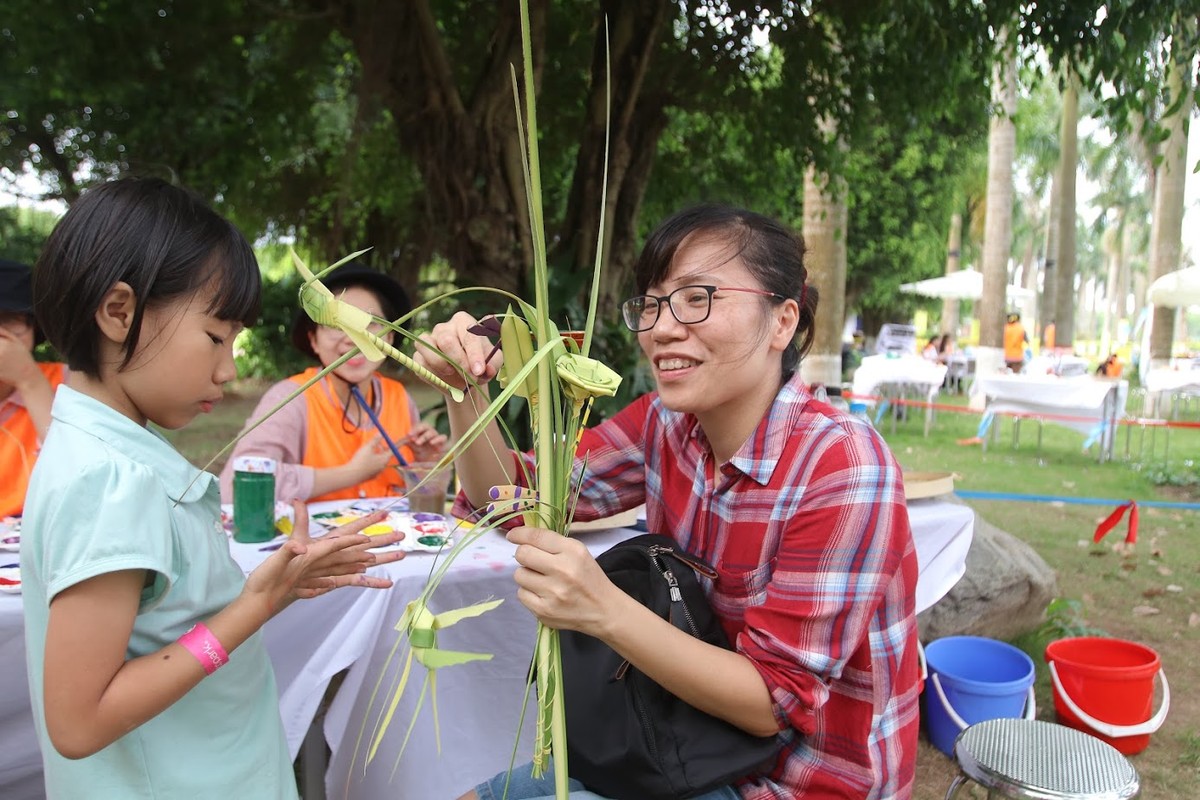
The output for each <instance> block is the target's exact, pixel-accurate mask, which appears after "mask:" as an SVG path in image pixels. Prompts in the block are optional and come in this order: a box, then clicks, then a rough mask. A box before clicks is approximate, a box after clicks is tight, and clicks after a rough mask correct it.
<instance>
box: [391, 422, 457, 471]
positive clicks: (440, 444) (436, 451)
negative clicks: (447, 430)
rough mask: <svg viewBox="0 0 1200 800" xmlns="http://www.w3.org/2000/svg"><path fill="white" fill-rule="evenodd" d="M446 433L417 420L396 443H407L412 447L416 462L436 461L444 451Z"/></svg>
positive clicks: (401, 444)
mask: <svg viewBox="0 0 1200 800" xmlns="http://www.w3.org/2000/svg"><path fill="white" fill-rule="evenodd" d="M446 442H447V439H446V435H445V434H442V433H438V431H437V428H434V427H433V426H432V425H427V424H425V423H424V422H418V423H417V424H416V425H414V426H413V427H412V430H411V431H409V433H408V436H405V437H404V439H403V440H402V441H400V442H397V443H396V444H397V445H400V446H403V445H408V446H409V447H411V448H412V451H413V457H414V460H416V461H418V462H430V461H438V460H439V459H441V457H442V455H443V454H444V453H445V452H446Z"/></svg>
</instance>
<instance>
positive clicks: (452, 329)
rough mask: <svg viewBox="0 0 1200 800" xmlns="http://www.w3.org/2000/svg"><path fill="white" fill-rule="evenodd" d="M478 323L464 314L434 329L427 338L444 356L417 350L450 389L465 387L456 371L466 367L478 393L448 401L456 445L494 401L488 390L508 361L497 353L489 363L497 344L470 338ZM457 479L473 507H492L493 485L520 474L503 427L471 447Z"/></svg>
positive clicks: (492, 426)
mask: <svg viewBox="0 0 1200 800" xmlns="http://www.w3.org/2000/svg"><path fill="white" fill-rule="evenodd" d="M476 323H477V320H476V319H475V318H474V317H472V316H471V315H469V314H466V313H463V312H459V313H457V314H455V315H454V316H453V317H452V318H451V319H450V320H449V321H448V322H443V323H439V324H437V325H435V326H434V327H433V330H431V331H430V332H429V333H427V334H425V335H424V336H422V337H421V338H422V340H424V341H425V342H428V343H430V344H432V345H433V346H434V347H436V348H437V349H438V350H440V351H441V352H442V354H443V355H444V357H443V355H438V354H437V353H435V352H433V351H432V350H430V349H429V348H428V347H421V346H419V345H418V348H417V352H416V361H417V363H419V364H422V365H423V366H424V367H425V368H426V369H428V370H429V371H430V372H432V373H433V374H435V375H437V376H438V377H440V378H441V379H442V380H444V381H446V382H447V383H449V384H450V385H451V386H456V387H459V388H466V385H467V384H466V381H465V380H464V379H463V376H462V375H461V374H460V373H459V372H458V370H457V369H455V368H454V365H455V364H461V365H462V366H463V368H464V369H465V370H466V371H467V373H468V374H469V375H470V376H471V377H472V379H473V380H474V381H475V382H476V383H478V384H479V386H478V388H475V387H471V388H469V389H467V392H466V397H465V398H464V399H463V401H462V402H461V403H455V402H454V401H453V400H448V401H447V404H446V405H447V412H448V413H447V416H448V417H449V420H450V438H451V439H452V440H454V441H457V440H458V439H460V438H461V437H462V435H463V434H464V433H465V432H466V431H467V430H469V429H470V427H471V425H472V424H474V423H475V422H476V421H477V420H478V419H479V417H480V416H481V414H482V412H483V410H484V409H486V408H487V406H488V403H489V402H491V397H490V394H489V392H488V385H489V383H490V381H491V380H492V378H494V377H495V376H496V371H497V370H498V369H499V367H500V364H501V362H502V361H503V354H502V353H501V352H499V351H497V352H496V354H495V355H494V356H492V358H491V359H490V360H488V356H489V354H491V353H492V349H493V347H494V345H493V344H492V343H491V342H490V341H489V340H488V339H487V338H486V337H483V336H478V335H476V334H473V333H470V332H469V331H468V329H469V328H470V327H472V326H474V325H475V324H476ZM455 467H456V468H457V471H458V479H459V481H460V482H461V484H462V488H463V491H464V493H465V494H466V496H467V498H468V500H470V502H471V504H472V505H474V506H476V507H482V506H484V505H486V504H487V502H488V500H489V497H488V490H489V489H491V487H493V486H502V485H505V484H511V483H513V481H514V476H515V475H516V466H515V462H514V460H513V456H512V454H511V452H510V450H509V447H508V444H507V442H505V441H504V436H503V435H502V434H501V432H500V426H499V425H497V424H496V423H495V422H494V421H493V422H491V423H490V424H488V426H487V429H486V431H485V432H484V433H483V434H482V435H481V436H479V438H478V439H476V440H475V441H474V442H473V443H472V444H471V446H470V447H469V448H467V450H466V451H465V452H463V453H462V454H461V455H459V456H458V458H456V459H455Z"/></svg>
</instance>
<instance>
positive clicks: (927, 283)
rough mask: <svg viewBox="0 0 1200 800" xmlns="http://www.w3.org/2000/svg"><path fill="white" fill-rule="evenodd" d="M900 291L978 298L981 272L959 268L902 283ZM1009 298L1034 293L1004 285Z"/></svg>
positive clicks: (970, 298) (945, 297) (1030, 297)
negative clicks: (954, 270) (938, 275)
mask: <svg viewBox="0 0 1200 800" xmlns="http://www.w3.org/2000/svg"><path fill="white" fill-rule="evenodd" d="M900 291H902V292H908V293H909V294H919V295H924V296H925V297H940V298H942V299H944V300H978V299H980V298H981V297H983V273H982V272H979V271H978V270H973V269H960V270H958V271H957V272H951V273H950V274H949V275H943V276H941V277H940V278H929V279H928V280H924V281H917V282H915V283H903V284H901V285H900ZM1004 291H1005V294H1006V295H1007V297H1008V299H1009V300H1013V301H1016V300H1029V299H1032V298H1033V296H1034V294H1033V292H1032V291H1030V290H1029V289H1023V288H1021V287H1020V286H1011V285H1010V286H1005V287H1004Z"/></svg>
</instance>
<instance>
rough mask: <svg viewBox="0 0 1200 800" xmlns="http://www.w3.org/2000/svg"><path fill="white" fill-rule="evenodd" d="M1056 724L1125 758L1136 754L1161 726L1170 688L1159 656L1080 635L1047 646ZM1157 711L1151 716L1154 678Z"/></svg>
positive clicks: (1129, 645)
mask: <svg viewBox="0 0 1200 800" xmlns="http://www.w3.org/2000/svg"><path fill="white" fill-rule="evenodd" d="M1046 663H1047V664H1049V665H1050V681H1051V683H1052V684H1053V686H1054V713H1055V715H1056V716H1057V717H1058V721H1059V722H1061V723H1062V724H1064V725H1068V726H1070V727H1072V728H1076V729H1078V730H1081V731H1084V732H1085V733H1090V734H1092V735H1093V736H1095V737H1097V738H1099V739H1102V740H1103V741H1105V742H1108V743H1109V744H1111V745H1112V746H1113V747H1115V748H1117V749H1118V750H1120V751H1121V752H1122V753H1124V754H1125V755H1132V754H1134V753H1140V752H1142V751H1143V750H1145V749H1146V747H1147V746H1148V745H1149V744H1150V734H1152V733H1154V732H1155V731H1156V730H1158V729H1159V727H1161V726H1162V724H1163V721H1164V720H1165V719H1166V718H1167V710H1168V709H1169V708H1170V706H1171V688H1170V686H1168V685H1167V676H1166V674H1165V673H1164V672H1163V671H1162V664H1161V663H1160V662H1159V659H1158V653H1156V652H1154V650H1152V649H1150V648H1149V647H1146V646H1145V645H1142V644H1138V643H1137V642H1129V641H1125V640H1124V639H1104V638H1100V637H1095V636H1081V637H1078V638H1074V639H1059V640H1058V641H1056V642H1051V643H1050V644H1049V645H1047V646H1046ZM1156 675H1157V676H1158V677H1160V678H1161V679H1162V685H1163V697H1162V707H1161V708H1159V710H1158V712H1157V713H1154V714H1152V713H1151V712H1152V708H1153V703H1154V677H1155V676H1156Z"/></svg>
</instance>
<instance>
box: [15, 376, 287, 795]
mask: <svg viewBox="0 0 1200 800" xmlns="http://www.w3.org/2000/svg"><path fill="white" fill-rule="evenodd" d="M51 413H52V416H53V423H52V424H51V426H50V430H49V433H48V434H47V436H46V440H45V443H44V444H43V446H42V451H41V454H40V456H39V458H38V462H37V465H36V467H35V468H34V471H33V477H32V479H31V481H30V486H29V493H28V496H27V498H26V503H25V516H24V520H23V527H22V542H21V579H22V593H23V595H24V597H23V600H24V607H25V631H26V634H25V636H26V644H27V647H26V653H27V656H26V658H27V663H28V667H29V687H30V692H31V694H32V695H33V697H32V699H33V707H34V718H35V721H36V723H37V728H38V737H39V739H40V744H41V749H42V759H43V762H44V764H45V774H46V792H47V796H48V797H49V798H52V799H53V798H71V799H72V800H73V799H74V798H82V797H87V798H97V799H99V798H113V800H133V799H134V798H184V797H188V798H190V797H220V798H235V797H247V798H250V797H253V798H256V800H257V799H258V798H265V799H266V800H271V799H272V798H278V800H293V799H294V798H296V797H297V793H296V783H295V778H294V775H293V772H292V767H291V763H290V759H289V757H288V750H287V744H286V742H285V740H284V734H283V725H282V723H281V722H280V718H279V701H278V697H277V693H276V689H275V676H274V673H273V672H272V669H271V664H270V662H269V661H268V659H267V654H266V650H265V649H264V647H263V644H262V637H261V635H260V634H258V633H256V634H254V635H253V636H252V637H250V639H248V640H247V641H246V642H245V643H244V644H243V645H242V646H240V647H238V648H237V650H235V651H234V652H233V653H231V654H230V659H229V663H228V664H226V665H225V666H224V667H222V668H221V669H219V670H217V671H216V672H215V673H213V674H212V675H210V676H208V677H206V678H204V680H202V681H201V682H200V684H199V685H198V686H196V687H195V688H194V689H192V690H191V691H190V692H188V693H187V694H186V695H185V696H184V697H183V698H181V699H180V700H179V701H177V702H176V703H175V704H173V705H172V706H171V707H170V708H168V709H166V710H165V711H163V712H162V713H161V714H159V715H158V716H156V717H154V718H153V719H151V720H149V721H148V722H146V723H144V724H143V725H141V726H139V727H138V728H136V729H135V730H133V731H131V732H130V733H128V734H126V735H125V736H123V737H121V738H120V739H118V740H117V741H116V742H114V743H112V744H111V745H109V746H108V747H106V748H104V749H103V750H101V751H100V752H98V753H96V754H95V755H92V756H90V757H88V758H83V759H79V760H76V761H72V760H69V759H66V758H63V757H62V756H60V755H59V754H58V752H57V751H55V749H54V747H53V745H52V744H51V743H50V740H49V738H48V737H47V735H46V726H45V709H44V704H43V681H42V677H43V667H44V654H45V643H46V626H47V623H48V621H49V614H50V601H51V600H53V598H54V597H55V595H56V594H58V593H59V592H61V591H63V590H64V589H67V588H68V587H70V586H73V585H75V584H77V583H80V582H81V581H85V580H87V579H88V578H92V577H95V576H97V575H101V574H104V573H108V572H115V571H118V570H127V569H135V570H145V571H146V572H147V574H148V575H149V576H152V579H153V580H152V584H151V585H149V586H148V587H147V588H146V589H145V590H143V593H142V598H141V603H140V606H139V608H138V613H137V616H136V618H135V620H134V626H133V633H132V635H131V637H130V640H129V648H128V651H127V653H126V658H130V659H132V658H136V657H137V656H142V655H146V654H148V653H153V652H155V651H157V650H159V649H161V648H162V647H164V646H166V645H168V644H170V643H171V642H173V641H175V640H176V639H178V638H179V637H180V636H182V635H183V634H184V632H186V631H187V630H188V629H189V628H190V627H191V626H192V625H193V624H195V623H196V622H198V621H201V620H204V619H207V618H208V617H210V616H212V615H213V614H215V613H216V612H217V611H219V610H220V609H222V608H224V607H225V606H226V605H228V604H229V603H230V602H231V601H232V600H233V599H234V598H235V597H237V595H238V594H239V593H240V592H241V589H242V585H243V583H244V582H245V577H244V576H243V574H242V571H241V569H240V568H239V567H238V566H237V564H236V563H235V562H234V560H233V558H232V557H231V556H230V554H229V544H228V541H227V539H226V536H225V532H224V531H223V530H222V527H221V517H220V498H219V495H218V489H217V481H216V477H215V476H213V475H211V474H209V473H207V472H204V473H200V477H199V478H198V479H196V476H197V473H198V472H199V470H198V468H197V467H195V466H193V465H191V464H190V463H188V461H187V460H186V459H184V458H183V456H181V455H180V454H179V453H178V452H177V451H176V450H175V449H174V448H173V447H172V446H171V445H170V444H169V443H168V442H167V441H166V440H165V439H163V438H162V437H161V436H160V435H159V434H158V433H156V432H154V431H152V430H150V429H148V428H145V427H142V426H140V425H138V424H136V423H135V422H133V421H132V420H130V419H129V418H127V417H125V416H124V415H122V414H120V413H118V412H117V411H115V410H113V409H112V408H110V407H108V406H106V405H104V404H103V403H100V402H98V401H96V400H94V399H92V398H90V397H88V396H86V395H83V394H81V393H79V392H76V391H74V390H72V389H70V388H69V387H67V386H61V387H60V388H59V389H58V393H57V395H56V397H55V400H54V405H53V408H52V411H51ZM194 479H195V480H194Z"/></svg>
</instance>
